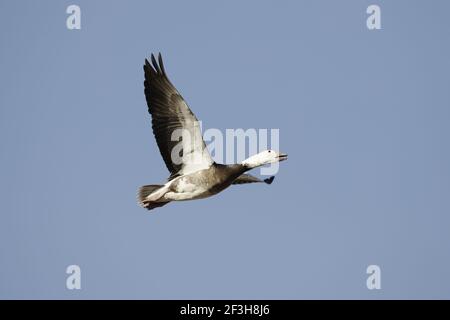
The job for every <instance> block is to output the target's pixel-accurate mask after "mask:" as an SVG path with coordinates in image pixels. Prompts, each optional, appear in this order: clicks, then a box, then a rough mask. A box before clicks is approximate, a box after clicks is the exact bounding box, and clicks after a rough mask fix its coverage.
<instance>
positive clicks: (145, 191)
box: [138, 184, 170, 210]
mask: <svg viewBox="0 0 450 320" xmlns="http://www.w3.org/2000/svg"><path fill="white" fill-rule="evenodd" d="M162 187H163V186H162V185H159V184H151V185H147V186H142V187H140V188H139V192H138V202H139V205H141V206H142V207H143V208H146V209H148V210H152V209H154V208H158V207H162V206H163V205H165V204H167V203H169V202H170V201H166V202H157V201H150V200H147V197H148V196H149V195H151V194H152V193H154V192H155V191H157V190H158V189H160V188H162Z"/></svg>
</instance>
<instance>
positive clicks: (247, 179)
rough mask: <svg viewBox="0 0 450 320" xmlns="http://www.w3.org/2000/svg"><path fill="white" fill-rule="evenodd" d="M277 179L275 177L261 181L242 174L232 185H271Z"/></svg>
mask: <svg viewBox="0 0 450 320" xmlns="http://www.w3.org/2000/svg"><path fill="white" fill-rule="evenodd" d="M274 179H275V177H274V176H272V177H270V178H267V179H264V180H261V179H259V178H257V177H254V176H252V175H251V174H247V173H244V174H241V175H240V176H239V177H237V178H236V180H234V181H233V183H232V184H244V183H255V182H265V183H267V184H271V183H272V182H273V180H274Z"/></svg>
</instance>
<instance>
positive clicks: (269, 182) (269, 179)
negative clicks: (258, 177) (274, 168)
mask: <svg viewBox="0 0 450 320" xmlns="http://www.w3.org/2000/svg"><path fill="white" fill-rule="evenodd" d="M274 179H275V176H271V177H270V178H267V179H264V182H265V183H267V184H272V182H273V180H274Z"/></svg>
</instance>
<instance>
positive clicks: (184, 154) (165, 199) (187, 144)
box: [138, 54, 287, 210]
mask: <svg viewBox="0 0 450 320" xmlns="http://www.w3.org/2000/svg"><path fill="white" fill-rule="evenodd" d="M144 73H145V81H144V87H145V90H144V92H145V97H146V100H147V106H148V111H149V113H150V114H151V116H152V128H153V134H154V135H155V138H156V143H157V145H158V148H159V151H160V153H161V156H162V158H163V159H164V162H165V164H166V166H167V169H168V170H169V171H170V177H169V179H168V181H167V182H166V183H165V184H161V185H146V186H143V187H141V188H140V189H139V194H138V200H139V204H140V205H141V206H142V207H144V208H146V209H148V210H151V209H154V208H157V207H162V206H164V205H166V204H167V203H169V202H171V201H182V200H194V199H202V198H207V197H210V196H212V195H215V194H217V193H219V192H221V191H222V190H224V189H226V188H228V187H229V186H230V185H232V184H243V183H260V182H265V183H267V184H271V183H272V182H273V179H274V177H273V176H272V177H270V178H268V179H264V180H261V179H259V178H257V177H254V176H252V175H249V174H246V173H245V172H246V171H248V170H251V169H253V168H257V167H260V166H263V165H265V164H270V163H274V162H278V161H283V160H286V159H287V155H286V154H282V153H278V152H276V151H273V150H265V151H263V152H260V153H258V154H256V155H253V156H251V157H250V158H248V159H246V160H244V161H242V162H241V163H239V164H232V165H224V164H218V163H216V162H214V160H213V159H212V158H211V156H210V155H209V153H208V150H207V148H206V145H205V142H204V141H203V138H202V133H201V131H200V126H199V124H198V120H197V118H196V117H195V115H194V114H193V113H192V111H191V110H190V109H189V107H188V105H187V104H186V102H185V101H184V99H183V97H182V96H181V95H180V93H179V92H178V91H177V89H176V88H175V87H174V86H173V85H172V83H171V82H170V80H169V78H168V77H167V75H166V71H165V70H164V65H163V61H162V58H161V54H159V55H158V62H157V61H156V59H155V56H154V55H153V54H152V55H151V64H150V63H149V61H148V60H147V59H146V60H145V64H144ZM175 130H181V131H182V132H183V135H182V139H181V141H180V140H179V139H173V133H174V132H175ZM186 135H187V136H186ZM185 137H188V138H185ZM175 147H176V148H177V149H174V148H175ZM173 150H175V151H176V152H173Z"/></svg>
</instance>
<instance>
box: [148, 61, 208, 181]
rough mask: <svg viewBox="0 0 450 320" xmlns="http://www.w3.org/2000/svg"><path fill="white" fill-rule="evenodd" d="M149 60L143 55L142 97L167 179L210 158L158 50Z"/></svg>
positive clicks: (205, 165)
mask: <svg viewBox="0 0 450 320" xmlns="http://www.w3.org/2000/svg"><path fill="white" fill-rule="evenodd" d="M151 61H152V63H151V64H150V63H149V61H148V60H147V59H146V60H145V65H144V73H145V81H144V87H145V97H146V100H147V106H148V111H149V113H150V114H151V115H152V128H153V134H154V135H155V138H156V143H157V144H158V147H159V151H160V152H161V155H162V157H163V159H164V162H165V163H166V166H167V169H169V171H170V173H171V177H170V178H169V179H171V178H173V177H175V176H177V175H180V174H186V173H190V172H195V171H197V170H202V169H207V168H209V167H210V166H211V165H212V164H213V160H212V159H211V157H210V155H209V153H208V150H207V148H206V145H205V142H204V141H203V137H202V134H201V131H200V124H199V122H198V120H197V118H196V117H195V115H194V114H193V113H192V111H191V110H190V109H189V107H188V105H187V104H186V102H185V101H184V99H183V97H182V96H181V95H180V93H179V92H178V91H177V89H176V88H175V87H174V86H173V85H172V83H171V82H170V80H169V79H168V78H167V75H166V71H165V70H164V65H163V61H162V58H161V54H159V56H158V62H156V59H155V57H154V55H153V54H152V55H151ZM177 145H178V146H177ZM175 146H177V148H176V149H174V148H175ZM173 155H177V156H176V157H173Z"/></svg>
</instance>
